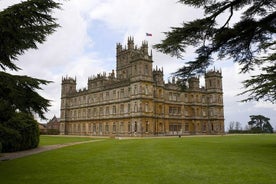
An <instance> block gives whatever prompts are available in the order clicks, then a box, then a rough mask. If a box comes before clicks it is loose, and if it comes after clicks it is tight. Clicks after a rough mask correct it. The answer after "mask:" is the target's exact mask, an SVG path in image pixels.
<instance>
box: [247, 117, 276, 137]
mask: <svg viewBox="0 0 276 184" xmlns="http://www.w3.org/2000/svg"><path fill="white" fill-rule="evenodd" d="M250 119H251V120H250V121H249V122H248V125H249V126H250V127H251V130H253V131H254V130H255V131H259V132H264V133H273V128H272V126H271V124H270V123H269V120H270V119H269V118H267V117H265V116H263V115H251V116H250Z"/></svg>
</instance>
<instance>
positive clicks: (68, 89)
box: [61, 77, 77, 98]
mask: <svg viewBox="0 0 276 184" xmlns="http://www.w3.org/2000/svg"><path fill="white" fill-rule="evenodd" d="M76 86H77V83H76V79H73V78H71V77H65V78H62V82H61V98H63V97H66V96H68V95H69V94H72V93H75V92H76Z"/></svg>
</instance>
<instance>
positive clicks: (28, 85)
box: [0, 0, 60, 118]
mask: <svg viewBox="0 0 276 184" xmlns="http://www.w3.org/2000/svg"><path fill="white" fill-rule="evenodd" d="M59 7H60V4H58V3H56V2H54V1H52V0H43V1H41V0H28V1H24V2H21V3H19V4H15V5H13V6H10V7H8V8H7V9H5V10H3V11H2V12H0V68H1V69H2V70H3V71H0V106H2V107H6V108H8V109H9V110H11V111H16V110H17V111H18V110H19V111H21V112H25V113H28V114H32V113H37V114H38V115H39V116H40V117H41V118H45V116H44V113H45V112H46V111H47V108H48V107H49V106H50V103H49V100H47V99H44V98H43V97H41V96H40V95H39V94H38V93H37V92H36V90H37V89H41V88H40V85H45V84H48V83H49V81H46V80H42V79H36V78H32V77H28V76H18V75H11V74H8V73H7V72H5V71H6V70H7V69H10V70H15V71H17V70H19V69H20V68H18V67H17V66H16V65H15V64H14V61H15V60H17V59H18V56H19V55H22V54H24V52H25V51H26V50H28V49H37V44H38V43H43V42H44V41H45V39H46V36H47V35H49V34H51V33H53V32H54V31H55V29H56V28H57V27H58V24H57V23H55V18H53V17H52V16H51V13H52V10H53V9H55V8H59ZM37 64H39V63H37Z"/></svg>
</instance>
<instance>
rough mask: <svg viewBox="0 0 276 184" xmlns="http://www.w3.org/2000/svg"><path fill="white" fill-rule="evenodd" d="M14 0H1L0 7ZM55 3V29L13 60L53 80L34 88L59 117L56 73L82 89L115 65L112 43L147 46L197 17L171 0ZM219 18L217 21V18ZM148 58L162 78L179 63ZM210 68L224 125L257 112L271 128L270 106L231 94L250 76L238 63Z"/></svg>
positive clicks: (273, 111) (274, 118)
mask: <svg viewBox="0 0 276 184" xmlns="http://www.w3.org/2000/svg"><path fill="white" fill-rule="evenodd" d="M20 1H21V0H1V1H0V9H3V8H6V7H7V6H9V5H12V4H15V3H18V2H20ZM61 2H62V3H63V6H62V10H57V11H56V12H55V14H54V16H55V17H56V18H57V21H58V23H59V24H60V25H61V27H60V28H58V29H57V31H56V32H55V33H54V34H52V35H50V36H49V37H48V38H47V41H46V42H45V43H44V44H42V45H39V49H38V50H29V51H27V52H26V53H25V54H24V55H22V56H20V58H19V61H18V62H17V64H18V65H19V66H20V67H21V68H22V69H23V70H22V71H20V72H19V74H24V75H25V74H26V75H30V76H33V77H38V78H42V79H47V80H51V81H53V83H51V84H50V85H47V86H43V90H42V91H39V92H40V94H42V95H43V96H44V97H46V98H48V99H51V100H52V106H51V107H50V111H49V112H48V113H47V114H46V116H47V118H52V117H53V116H54V115H56V116H59V113H60V112H59V108H60V87H61V86H60V85H61V78H62V76H66V75H68V76H72V77H75V76H76V77H77V82H78V88H83V87H86V85H87V78H88V77H89V76H92V75H96V74H97V73H102V72H104V71H106V72H111V70H112V69H115V61H116V55H115V50H116V43H119V42H120V43H122V44H123V45H125V44H126V40H127V38H128V37H129V36H133V37H134V40H135V44H137V45H138V46H140V45H141V43H142V41H143V40H145V39H146V40H147V41H148V42H149V46H152V45H153V44H155V43H159V42H160V41H161V40H162V39H163V38H164V34H163V32H165V31H168V30H169V28H170V27H172V26H180V24H181V23H182V22H183V21H184V20H185V21H188V20H193V19H195V18H198V17H200V16H202V11H200V10H195V9H193V8H191V7H186V6H184V5H182V4H178V3H176V2H177V1H171V0H158V1H157V0H139V1H129V0H104V1H103V0H93V1H91V0H70V1H61ZM237 18H238V17H234V19H237ZM220 19H221V20H222V21H223V17H221V18H220ZM146 32H149V33H152V34H153V36H152V37H146V35H145V33H146ZM150 49H151V48H150ZM193 56H194V55H193V50H192V49H188V50H187V52H186V53H185V60H188V59H190V58H192V57H193ZM153 60H154V64H153V66H154V67H155V66H156V65H157V66H159V67H163V68H164V72H165V79H164V80H165V81H167V78H168V77H169V76H170V74H171V73H172V72H174V71H176V70H177V69H178V68H179V67H181V66H182V64H183V62H184V61H185V60H184V61H181V60H177V59H176V58H172V57H170V56H167V55H164V54H161V53H158V52H156V51H155V50H153ZM215 67H216V68H219V69H222V72H223V88H224V114H225V127H226V129H227V127H228V124H229V122H231V121H239V122H241V123H242V125H243V126H245V124H246V122H248V121H249V115H257V114H262V115H265V116H267V117H269V118H271V123H272V125H273V127H274V129H276V105H275V104H269V103H264V102H259V103H256V102H252V103H239V102H238V101H240V100H241V99H242V98H241V97H239V96H237V94H238V93H240V92H241V90H242V89H241V88H242V85H241V83H240V82H241V81H242V80H244V79H246V78H248V77H249V76H250V74H244V75H240V74H239V66H238V65H237V64H233V62H231V61H219V62H215ZM212 68H213V66H212ZM251 75H252V74H251Z"/></svg>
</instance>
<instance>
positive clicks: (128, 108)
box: [127, 104, 130, 112]
mask: <svg viewBox="0 0 276 184" xmlns="http://www.w3.org/2000/svg"><path fill="white" fill-rule="evenodd" d="M127 112H130V104H127Z"/></svg>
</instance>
